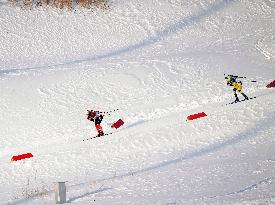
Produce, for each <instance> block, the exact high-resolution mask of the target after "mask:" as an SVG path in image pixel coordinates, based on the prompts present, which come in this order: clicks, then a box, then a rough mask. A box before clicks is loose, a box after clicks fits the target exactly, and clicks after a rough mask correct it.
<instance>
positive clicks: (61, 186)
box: [55, 182, 66, 204]
mask: <svg viewBox="0 0 275 205" xmlns="http://www.w3.org/2000/svg"><path fill="white" fill-rule="evenodd" d="M55 202H56V204H64V203H66V185H65V182H55Z"/></svg>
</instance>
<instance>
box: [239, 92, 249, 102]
mask: <svg viewBox="0 0 275 205" xmlns="http://www.w3.org/2000/svg"><path fill="white" fill-rule="evenodd" d="M241 94H242V95H243V96H244V98H245V99H246V100H248V97H247V95H246V94H244V93H243V92H242V91H241Z"/></svg>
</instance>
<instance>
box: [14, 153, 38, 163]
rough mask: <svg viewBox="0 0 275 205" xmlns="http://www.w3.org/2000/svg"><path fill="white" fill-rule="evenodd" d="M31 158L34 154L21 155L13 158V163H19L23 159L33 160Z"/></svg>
mask: <svg viewBox="0 0 275 205" xmlns="http://www.w3.org/2000/svg"><path fill="white" fill-rule="evenodd" d="M31 157H33V155H32V153H26V154H20V155H15V156H12V158H11V161H18V160H22V159H27V158H31Z"/></svg>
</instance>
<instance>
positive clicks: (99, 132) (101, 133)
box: [95, 124, 104, 136]
mask: <svg viewBox="0 0 275 205" xmlns="http://www.w3.org/2000/svg"><path fill="white" fill-rule="evenodd" d="M95 127H96V130H97V132H98V135H99V136H102V135H104V132H103V130H102V127H101V125H100V124H96V125H95Z"/></svg>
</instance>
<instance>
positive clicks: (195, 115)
mask: <svg viewBox="0 0 275 205" xmlns="http://www.w3.org/2000/svg"><path fill="white" fill-rule="evenodd" d="M205 116H207V115H206V114H205V113H204V112H200V113H197V114H194V115H189V116H188V117H187V120H195V119H198V118H201V117H205Z"/></svg>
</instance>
